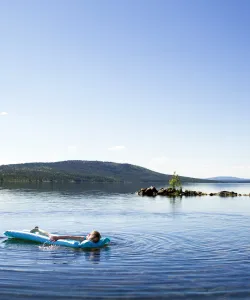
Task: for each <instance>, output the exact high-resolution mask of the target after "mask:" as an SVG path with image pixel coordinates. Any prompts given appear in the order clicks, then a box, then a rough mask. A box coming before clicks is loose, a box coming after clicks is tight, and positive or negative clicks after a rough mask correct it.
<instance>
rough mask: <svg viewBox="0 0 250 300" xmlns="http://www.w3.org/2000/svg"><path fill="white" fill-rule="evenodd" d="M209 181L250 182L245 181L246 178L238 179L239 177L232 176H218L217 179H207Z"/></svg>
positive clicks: (249, 180)
mask: <svg viewBox="0 0 250 300" xmlns="http://www.w3.org/2000/svg"><path fill="white" fill-rule="evenodd" d="M207 179H208V180H213V181H220V182H228V183H230V182H235V183H237V182H239V183H240V182H241V183H243V182H250V179H245V178H238V177H232V176H217V177H211V178H207Z"/></svg>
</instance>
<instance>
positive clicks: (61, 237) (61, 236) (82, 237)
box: [49, 234, 85, 242]
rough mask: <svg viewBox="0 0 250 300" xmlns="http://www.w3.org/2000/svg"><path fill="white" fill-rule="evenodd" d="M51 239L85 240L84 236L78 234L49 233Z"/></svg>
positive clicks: (54, 240)
mask: <svg viewBox="0 0 250 300" xmlns="http://www.w3.org/2000/svg"><path fill="white" fill-rule="evenodd" d="M49 237H50V240H51V241H53V242H56V241H57V240H76V241H79V242H82V241H84V240H85V237H84V236H77V235H51V234H50V235H49Z"/></svg>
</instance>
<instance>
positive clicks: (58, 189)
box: [0, 184, 250, 300]
mask: <svg viewBox="0 0 250 300" xmlns="http://www.w3.org/2000/svg"><path fill="white" fill-rule="evenodd" d="M139 188H140V186H138V185H137V186H136V185H129V184H127V185H122V184H115V185H114V184H113V185H112V184H84V185H76V184H71V185H60V184H59V185H50V184H47V185H46V184H42V185H37V186H36V185H9V186H1V187H0V232H1V234H0V299H1V300H5V299H25V300H26V299H52V298H53V299H96V298H98V299H147V298H148V299H151V298H155V299H203V298H204V299H250V230H249V229H250V197H244V196H242V197H236V198H219V197H210V196H205V197H196V198H195V197H190V198H182V199H180V198H176V199H169V198H166V197H159V196H158V197H155V198H147V197H139V196H136V195H135V194H132V192H135V191H136V190H138V189H139ZM185 188H189V189H195V190H201V191H203V192H217V191H221V190H233V191H236V192H242V193H250V185H249V184H230V185H228V184H218V185H214V184H207V185H204V184H203V185H201V184H197V185H189V186H188V187H184V189H185ZM35 225H39V226H40V227H41V228H43V229H45V230H48V231H51V232H53V233H61V234H86V233H88V232H90V231H91V230H93V229H97V230H99V231H100V232H101V233H102V235H103V236H108V237H110V238H111V240H112V244H111V245H110V246H109V247H107V248H105V249H101V250H99V251H84V250H77V249H71V248H64V247H48V246H43V245H38V244H33V243H24V242H22V243H21V242H13V241H8V240H6V239H5V238H4V236H3V234H2V232H4V231H5V230H8V229H31V228H33V227H34V226H35Z"/></svg>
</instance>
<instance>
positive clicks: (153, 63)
mask: <svg viewBox="0 0 250 300" xmlns="http://www.w3.org/2000/svg"><path fill="white" fill-rule="evenodd" d="M249 14H250V2H249V1H247V0H240V1H237V0H235V1H231V0H225V1H222V0H209V1H205V0H178V1H176V0H173V1H172V0H163V1H160V0H152V1H146V0H121V1H117V0H106V1H102V0H99V1H97V0H91V1H84V0H79V1H77V0H71V1H70V0H68V1H63V0H60V1H59V0H58V1H56V0H54V1H53V0H49V1H47V0H43V1H39V0H37V1H34V0H8V1H7V0H6V1H1V2H0V37H1V47H0V58H1V60H0V62H1V64H0V126H1V147H0V149H1V150H0V164H9V163H19V162H34V161H40V162H45V161H59V160H70V159H80V160H102V161H115V162H128V163H132V164H136V165H140V166H143V167H147V168H150V169H153V170H156V171H159V172H163V173H167V174H171V173H173V172H174V171H176V172H177V173H178V174H180V175H184V176H193V177H210V176H217V175H231V176H239V177H245V178H250V155H249V153H250V141H249V112H250V104H249V98H250V97H249V95H250V84H249V82H250V34H249V28H250V18H249Z"/></svg>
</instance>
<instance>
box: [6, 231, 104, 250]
mask: <svg viewBox="0 0 250 300" xmlns="http://www.w3.org/2000/svg"><path fill="white" fill-rule="evenodd" d="M4 235H6V236H7V237H8V238H15V239H19V240H20V239H21V240H24V241H33V242H37V243H42V244H46V245H57V246H65V247H72V248H87V249H91V248H101V247H104V246H106V245H108V244H109V243H110V239H109V238H101V239H100V241H99V242H98V243H94V242H92V241H88V240H85V241H83V242H78V241H74V240H60V239H59V240H57V241H56V242H53V241H50V239H49V238H48V237H47V236H43V235H40V234H37V233H31V232H30V231H29V230H20V231H18V230H7V231H5V232H4Z"/></svg>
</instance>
